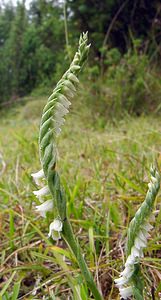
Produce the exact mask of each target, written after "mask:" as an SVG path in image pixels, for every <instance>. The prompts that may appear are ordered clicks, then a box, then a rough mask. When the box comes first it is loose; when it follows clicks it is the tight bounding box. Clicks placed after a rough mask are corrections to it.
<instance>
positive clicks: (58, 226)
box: [51, 219, 63, 231]
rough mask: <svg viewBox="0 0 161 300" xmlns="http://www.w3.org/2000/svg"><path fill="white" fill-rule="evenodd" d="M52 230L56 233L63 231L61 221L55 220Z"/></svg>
mask: <svg viewBox="0 0 161 300" xmlns="http://www.w3.org/2000/svg"><path fill="white" fill-rule="evenodd" d="M51 227H52V229H53V230H55V231H62V227H63V223H62V222H61V221H60V220H59V219H55V220H54V221H53V222H52V225H51Z"/></svg>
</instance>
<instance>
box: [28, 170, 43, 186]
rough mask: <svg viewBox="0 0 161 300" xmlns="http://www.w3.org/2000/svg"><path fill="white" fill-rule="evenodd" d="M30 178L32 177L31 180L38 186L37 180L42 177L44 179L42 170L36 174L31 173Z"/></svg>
mask: <svg viewBox="0 0 161 300" xmlns="http://www.w3.org/2000/svg"><path fill="white" fill-rule="evenodd" d="M31 176H32V177H33V179H34V181H35V183H36V184H37V185H40V182H39V179H42V178H43V177H45V175H44V171H43V169H42V170H40V171H38V172H37V173H32V174H31Z"/></svg>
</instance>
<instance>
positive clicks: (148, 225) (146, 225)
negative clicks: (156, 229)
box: [141, 222, 153, 231]
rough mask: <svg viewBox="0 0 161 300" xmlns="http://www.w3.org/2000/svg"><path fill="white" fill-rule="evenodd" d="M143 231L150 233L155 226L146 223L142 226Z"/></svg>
mask: <svg viewBox="0 0 161 300" xmlns="http://www.w3.org/2000/svg"><path fill="white" fill-rule="evenodd" d="M141 227H142V229H144V230H146V231H149V230H151V229H152V228H153V226H152V225H151V224H149V223H148V222H145V223H144V224H143V225H142V226H141Z"/></svg>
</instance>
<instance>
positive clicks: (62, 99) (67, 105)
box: [59, 94, 71, 108]
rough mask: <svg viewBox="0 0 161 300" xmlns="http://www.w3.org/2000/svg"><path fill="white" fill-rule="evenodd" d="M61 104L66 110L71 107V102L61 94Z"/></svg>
mask: <svg viewBox="0 0 161 300" xmlns="http://www.w3.org/2000/svg"><path fill="white" fill-rule="evenodd" d="M59 102H60V103H61V104H62V105H64V107H66V108H68V107H69V106H70V105H71V102H70V101H69V100H68V99H67V98H66V97H65V96H64V95H62V94H59Z"/></svg>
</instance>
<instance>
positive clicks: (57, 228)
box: [48, 219, 63, 240]
mask: <svg viewBox="0 0 161 300" xmlns="http://www.w3.org/2000/svg"><path fill="white" fill-rule="evenodd" d="M62 227H63V223H62V222H61V221H60V220H59V219H55V220H54V221H53V222H52V223H51V224H50V226H49V233H48V236H49V237H50V236H52V238H53V240H59V239H60V238H61V236H60V232H61V231H62Z"/></svg>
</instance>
